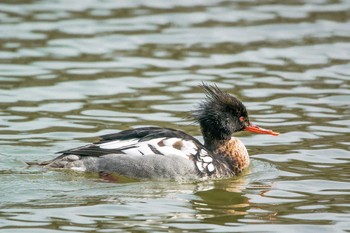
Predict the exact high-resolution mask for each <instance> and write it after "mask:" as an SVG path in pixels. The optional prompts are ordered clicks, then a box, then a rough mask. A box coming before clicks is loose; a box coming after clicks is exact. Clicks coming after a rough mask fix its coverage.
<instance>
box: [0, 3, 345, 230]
mask: <svg viewBox="0 0 350 233" xmlns="http://www.w3.org/2000/svg"><path fill="white" fill-rule="evenodd" d="M349 12H350V2H349V1H346V0H343V1H332V0H329V1H325V0H313V1H306V0H305V1H283V2H282V1H258V0H256V1H220V0H218V1H185V0H183V1H160V0H152V1H97V0H89V1H84V2H82V1H70V0H57V1H35V0H32V1H23V0H18V1H2V3H0V85H1V89H0V106H1V110H2V111H1V115H0V144H1V151H0V161H1V162H0V174H1V175H0V187H1V197H0V232H145V231H146V232H162V231H170V232H182V231H187V232H349V231H350V223H349V222H350V215H349V214H350V204H349V191H350V183H349V182H350V172H349V158H350V152H349V148H350V142H349V133H350V117H349V116H350V110H349V109H350V108H349V99H350V15H349ZM202 81H204V82H207V83H216V84H217V85H218V86H219V87H221V88H222V89H225V90H227V91H228V92H230V93H232V94H235V95H237V96H238V97H239V98H240V99H242V100H243V102H244V103H245V104H246V106H247V108H248V109H249V112H250V117H251V119H252V121H253V122H254V123H256V124H258V125H261V126H263V127H266V128H271V129H273V130H274V131H279V132H280V133H281V135H280V136H279V137H271V136H267V135H253V134H249V133H239V134H237V136H238V137H239V138H240V139H241V140H242V141H243V142H244V143H245V144H246V146H247V148H248V151H249V153H250V155H251V157H252V166H251V167H250V168H249V169H248V170H247V171H246V172H245V173H244V174H242V175H241V176H239V177H237V178H233V179H228V180H219V181H208V182H199V183H177V182H155V181H149V182H124V183H108V182H103V181H101V180H100V179H99V178H98V177H96V176H94V175H85V174H79V173H74V172H72V173H70V172H56V171H43V170H41V169H39V168H31V169H28V168H27V166H26V165H25V161H33V160H47V159H50V158H53V157H54V153H55V152H57V151H60V150H64V149H69V148H72V147H75V146H80V145H83V144H85V143H88V142H92V141H94V140H96V137H97V136H98V135H101V134H106V133H111V132H116V131H119V130H124V129H128V128H133V127H140V126H145V125H153V126H167V127H173V128H178V129H182V130H184V131H186V132H188V133H190V134H192V135H195V136H198V137H199V139H200V131H199V129H198V127H197V126H196V125H193V124H191V122H190V121H189V120H188V119H187V118H186V116H187V113H186V112H187V111H190V110H191V109H192V108H193V107H194V106H195V105H196V104H197V103H198V102H200V101H201V100H202V99H203V93H202V90H201V89H200V88H199V87H198V85H199V84H200V83H201V82H202Z"/></svg>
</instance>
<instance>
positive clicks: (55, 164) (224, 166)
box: [28, 83, 279, 180]
mask: <svg viewBox="0 0 350 233" xmlns="http://www.w3.org/2000/svg"><path fill="white" fill-rule="evenodd" d="M200 86H201V87H202V89H203V90H204V93H205V98H204V100H203V101H202V102H201V103H199V104H198V106H197V108H196V109H194V110H193V111H192V112H191V118H192V119H193V120H194V122H196V123H198V124H199V126H200V129H201V132H202V135H203V140H204V144H203V143H201V142H200V141H199V140H198V139H196V138H195V137H193V136H191V135H189V134H187V133H185V132H184V131H181V130H178V129H172V128H162V127H141V128H135V129H128V130H124V131H120V132H117V133H112V134H107V135H102V136H100V138H99V140H98V141H97V142H94V143H90V144H87V145H84V146H81V147H77V148H73V149H68V150H64V151H60V152H57V153H58V154H59V155H58V156H57V157H56V158H54V159H52V160H49V161H44V162H29V163H28V164H29V165H39V166H42V167H44V168H47V169H71V170H75V171H79V172H92V173H98V174H116V175H119V176H122V177H128V178H134V179H174V180H183V179H185V180H203V179H220V178H229V177H234V176H237V175H239V174H240V173H241V172H242V171H243V170H244V169H246V168H247V167H248V166H249V164H250V159H249V154H248V151H247V149H246V147H245V146H244V144H243V143H242V142H241V141H240V140H239V139H238V138H236V137H234V136H233V134H234V133H236V132H240V131H250V132H253V133H259V134H269V135H273V136H277V135H279V133H277V132H274V131H272V130H269V129H264V128H261V127H259V126H257V125H254V124H253V123H251V122H250V120H249V116H248V112H247V109H246V107H245V106H244V105H243V103H242V102H241V101H240V100H239V99H238V98H237V97H235V96H234V95H231V94H229V93H227V92H225V91H222V90H221V89H220V88H218V87H217V85H215V84H214V85H208V84H205V83H202V84H201V85H200Z"/></svg>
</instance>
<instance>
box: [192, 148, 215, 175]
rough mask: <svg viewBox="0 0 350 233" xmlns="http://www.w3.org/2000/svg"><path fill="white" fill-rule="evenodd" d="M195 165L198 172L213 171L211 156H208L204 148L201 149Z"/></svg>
mask: <svg viewBox="0 0 350 233" xmlns="http://www.w3.org/2000/svg"><path fill="white" fill-rule="evenodd" d="M196 166H197V168H198V170H199V171H200V172H209V173H212V172H214V171H215V166H214V164H213V158H212V157H210V156H209V154H208V152H207V151H206V150H203V149H202V150H201V151H200V153H199V156H198V158H197V161H196Z"/></svg>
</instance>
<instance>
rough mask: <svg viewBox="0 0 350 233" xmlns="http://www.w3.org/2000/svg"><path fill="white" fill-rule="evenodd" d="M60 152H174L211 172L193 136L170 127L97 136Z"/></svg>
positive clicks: (206, 155) (95, 154)
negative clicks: (91, 141) (95, 139)
mask: <svg viewBox="0 0 350 233" xmlns="http://www.w3.org/2000/svg"><path fill="white" fill-rule="evenodd" d="M59 153H62V155H68V154H74V155H79V156H82V157H84V156H93V157H99V156H103V155H107V154H128V155H151V154H157V155H160V156H166V155H178V156H181V157H183V158H187V159H189V160H192V161H193V162H194V163H195V165H196V167H197V169H198V170H199V172H200V173H206V174H211V173H213V172H214V170H215V167H214V165H213V163H212V162H213V158H212V157H211V155H210V153H208V151H207V150H206V149H205V148H204V146H203V145H202V144H201V143H200V142H199V141H198V140H197V139H195V138H194V137H192V136H190V135H188V134H186V133H184V132H182V131H179V130H174V129H168V128H158V127H144V128H138V129H131V130H125V131H122V132H119V133H115V134H108V135H103V136H101V139H100V141H98V142H96V143H92V144H88V145H86V146H82V147H78V148H74V149H70V150H65V151H61V152H59Z"/></svg>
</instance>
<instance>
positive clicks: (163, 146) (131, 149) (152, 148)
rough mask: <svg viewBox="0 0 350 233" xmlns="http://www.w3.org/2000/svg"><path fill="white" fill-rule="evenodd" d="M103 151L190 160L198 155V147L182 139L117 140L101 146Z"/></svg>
mask: <svg viewBox="0 0 350 233" xmlns="http://www.w3.org/2000/svg"><path fill="white" fill-rule="evenodd" d="M99 147H100V148H101V149H115V150H120V151H122V152H123V153H126V154H129V155H150V154H160V155H178V156H182V157H185V158H189V156H191V155H195V154H196V153H197V150H198V148H197V146H196V144H194V143H193V142H192V141H186V140H182V139H180V138H156V139H152V140H149V141H141V142H139V141H138V140H135V139H131V140H115V141H112V142H106V143H102V144H100V145H99Z"/></svg>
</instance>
